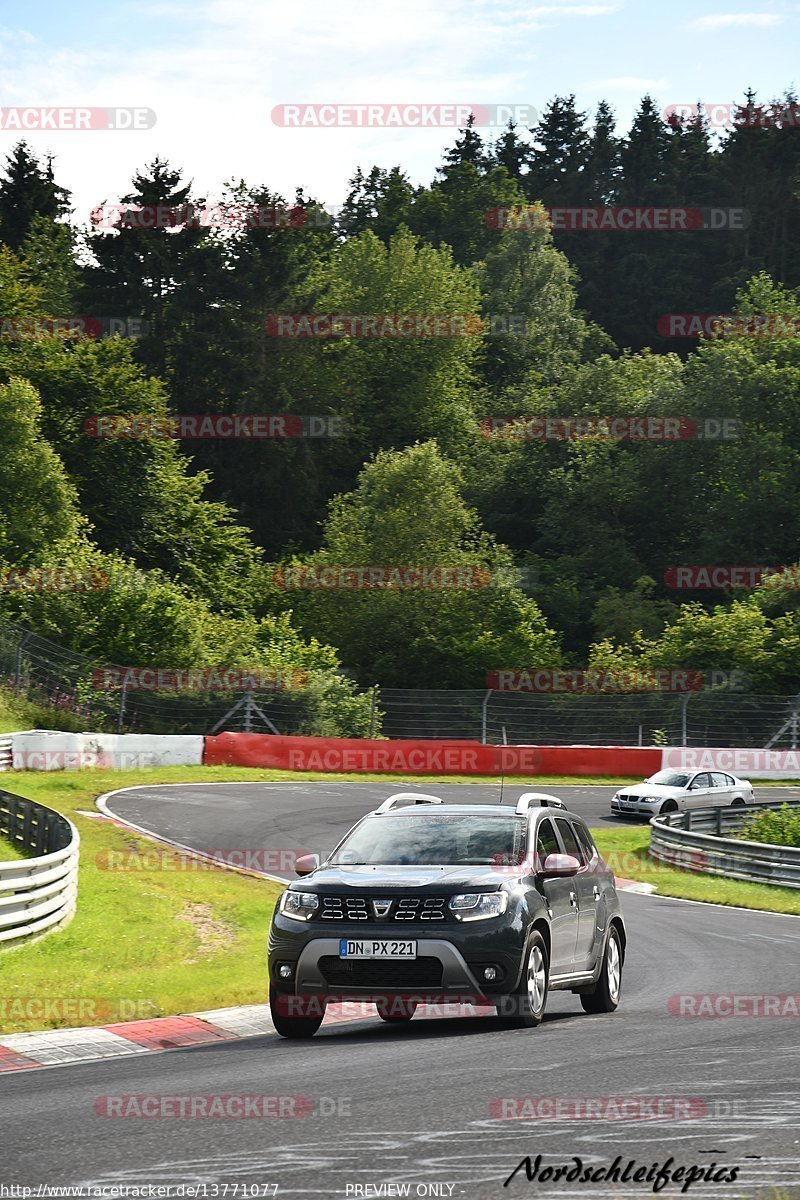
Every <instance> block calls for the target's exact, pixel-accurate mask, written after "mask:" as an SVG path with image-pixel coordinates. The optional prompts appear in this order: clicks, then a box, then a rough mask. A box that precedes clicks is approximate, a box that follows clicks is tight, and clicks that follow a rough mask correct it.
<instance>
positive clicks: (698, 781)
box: [692, 772, 711, 790]
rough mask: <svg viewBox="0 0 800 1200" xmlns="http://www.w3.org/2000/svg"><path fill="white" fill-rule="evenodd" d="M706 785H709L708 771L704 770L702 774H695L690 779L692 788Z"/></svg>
mask: <svg viewBox="0 0 800 1200" xmlns="http://www.w3.org/2000/svg"><path fill="white" fill-rule="evenodd" d="M707 787H711V781H710V780H709V777H708V772H706V773H705V774H704V775H695V777H694V779H693V780H692V790H694V789H695V788H707Z"/></svg>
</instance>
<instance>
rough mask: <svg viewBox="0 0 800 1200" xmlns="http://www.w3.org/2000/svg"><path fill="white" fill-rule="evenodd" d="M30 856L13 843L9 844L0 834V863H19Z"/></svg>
mask: <svg viewBox="0 0 800 1200" xmlns="http://www.w3.org/2000/svg"><path fill="white" fill-rule="evenodd" d="M30 857H31V854H29V853H27V852H26V851H24V850H20V848H19V847H18V846H15V845H14V843H13V842H10V841H9V840H8V838H7V837H5V835H4V834H2V833H0V862H19V861H20V859H23V858H30Z"/></svg>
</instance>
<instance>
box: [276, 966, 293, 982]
mask: <svg viewBox="0 0 800 1200" xmlns="http://www.w3.org/2000/svg"><path fill="white" fill-rule="evenodd" d="M278 978H279V979H291V978H292V968H291V966H290V965H289V963H281V965H280V966H279V967H278Z"/></svg>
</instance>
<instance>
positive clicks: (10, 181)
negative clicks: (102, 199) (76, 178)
mask: <svg viewBox="0 0 800 1200" xmlns="http://www.w3.org/2000/svg"><path fill="white" fill-rule="evenodd" d="M45 162H46V165H45V166H42V164H41V163H40V161H39V159H38V158H36V156H35V155H33V154H32V153H31V151H30V150H29V148H28V146H27V143H25V142H18V143H17V145H16V146H15V147H14V149H13V150H12V152H11V154H9V156H8V158H7V159H6V177H5V179H4V180H3V182H2V183H0V241H2V242H3V243H4V244H5V245H6V246H10V247H11V249H12V250H15V251H17V250H20V249H21V247H22V243H23V242H24V241H25V238H26V237H27V235H28V233H29V232H30V228H31V224H32V222H33V219H34V217H37V216H42V217H49V218H50V220H52V221H55V220H57V219H58V218H59V217H63V216H64V215H65V214H66V213H67V212H68V211H69V199H70V194H69V192H68V191H67V190H66V188H63V187H60V186H59V184H57V183H56V181H55V178H54V176H53V159H52V156H48V158H47V159H46V160H45Z"/></svg>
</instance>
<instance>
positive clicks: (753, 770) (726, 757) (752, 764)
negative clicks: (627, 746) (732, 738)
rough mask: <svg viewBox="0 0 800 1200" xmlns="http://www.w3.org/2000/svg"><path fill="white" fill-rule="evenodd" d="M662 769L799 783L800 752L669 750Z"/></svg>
mask: <svg viewBox="0 0 800 1200" xmlns="http://www.w3.org/2000/svg"><path fill="white" fill-rule="evenodd" d="M661 766H662V768H665V767H669V768H670V769H671V770H673V771H732V772H733V774H734V775H740V776H742V777H744V778H745V779H751V778H752V779H800V750H761V749H747V750H745V749H733V748H731V747H725V746H719V747H714V746H711V747H709V746H667V747H665V748H664V752H663V754H662V756H661Z"/></svg>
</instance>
